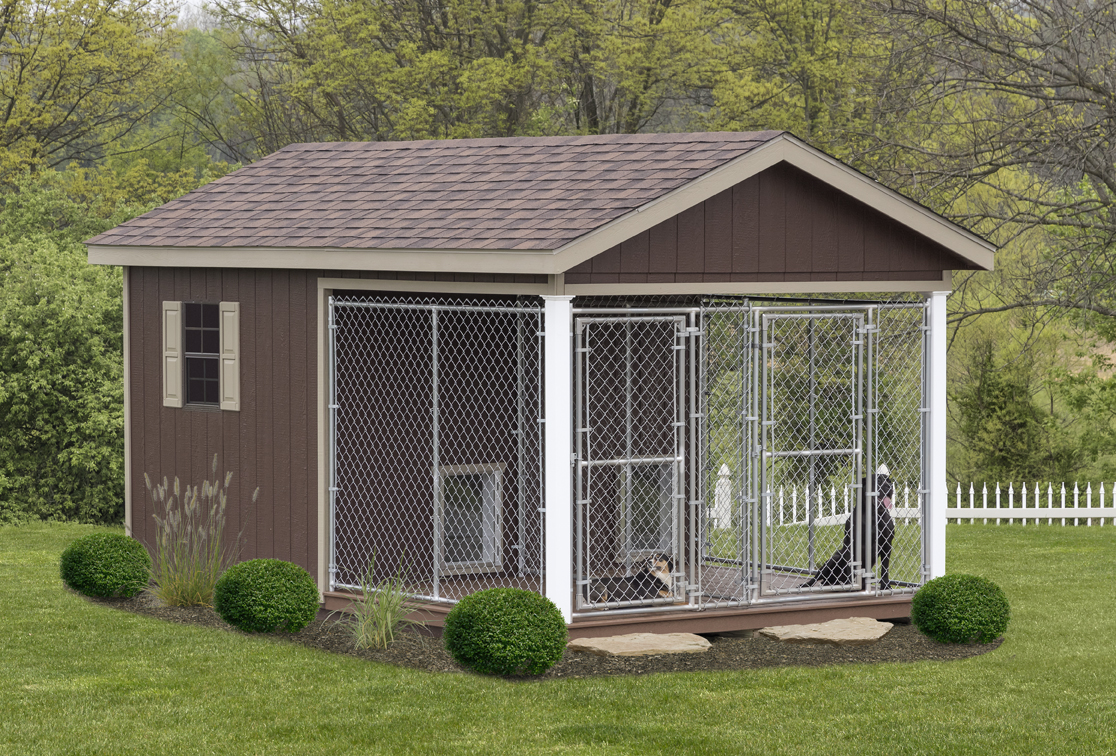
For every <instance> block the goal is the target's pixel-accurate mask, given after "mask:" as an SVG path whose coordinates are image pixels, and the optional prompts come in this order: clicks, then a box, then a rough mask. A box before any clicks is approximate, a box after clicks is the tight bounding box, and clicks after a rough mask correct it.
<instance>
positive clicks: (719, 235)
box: [704, 189, 732, 273]
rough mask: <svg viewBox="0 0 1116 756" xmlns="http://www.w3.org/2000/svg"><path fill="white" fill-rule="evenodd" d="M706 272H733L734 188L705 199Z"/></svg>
mask: <svg viewBox="0 0 1116 756" xmlns="http://www.w3.org/2000/svg"><path fill="white" fill-rule="evenodd" d="M704 272H705V273H731V272H732V190H731V189H726V190H725V191H723V192H721V193H720V194H716V195H714V196H713V197H710V198H709V199H707V200H706V201H705V269H704Z"/></svg>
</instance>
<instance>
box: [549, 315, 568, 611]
mask: <svg viewBox="0 0 1116 756" xmlns="http://www.w3.org/2000/svg"><path fill="white" fill-rule="evenodd" d="M543 300H544V301H545V306H544V310H543V331H544V333H545V336H544V343H545V346H544V356H545V360H546V373H545V375H544V376H543V378H544V381H545V383H544V390H545V392H546V427H545V433H544V439H545V443H546V488H545V491H546V493H545V502H544V506H545V507H546V597H547V598H548V599H550V600H551V601H553V602H554V605H555V606H557V607H558V609H559V611H561V612H562V616H563V617H565V618H566V624H569V623H570V622H571V621H572V620H573V462H574V460H573V377H572V376H573V305H572V304H571V303H572V300H573V297H565V296H544V297H543Z"/></svg>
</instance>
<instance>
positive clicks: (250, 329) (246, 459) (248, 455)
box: [235, 270, 269, 559]
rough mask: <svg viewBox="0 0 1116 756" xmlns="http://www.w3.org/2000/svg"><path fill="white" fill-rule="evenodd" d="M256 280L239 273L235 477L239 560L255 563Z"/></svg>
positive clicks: (257, 507) (260, 504)
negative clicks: (238, 493) (238, 483)
mask: <svg viewBox="0 0 1116 756" xmlns="http://www.w3.org/2000/svg"><path fill="white" fill-rule="evenodd" d="M258 281H259V277H258V276H257V275H256V274H255V272H253V271H250V270H245V271H242V272H241V276H240V282H239V289H240V300H239V301H240V412H239V413H238V414H239V417H238V418H237V426H238V428H239V432H240V459H241V465H240V468H239V469H238V470H237V471H236V473H235V474H236V475H238V476H240V478H241V480H242V481H243V482H244V485H243V487H242V488H241V491H242V494H241V495H242V498H241V499H240V510H241V520H240V530H238V531H237V532H238V533H239V534H240V537H241V543H242V544H243V546H242V549H243V553H242V555H241V556H242V558H243V559H255V558H256V557H257V556H258V555H259V545H258V539H257V536H256V523H257V522H259V519H260V515H259V511H260V509H261V508H262V507H263V506H264V502H266V501H269V499H265V498H264V494H263V488H264V483H265V481H264V480H262V479H261V474H260V465H259V462H258V461H257V458H256V449H257V445H256V417H257V415H258V414H259V406H260V405H259V394H258V392H257V389H256V377H257V375H259V367H258V365H259V347H258V339H257V336H256V334H257V333H258V328H259V315H258V312H259V308H258V306H257V302H256V290H257V287H258ZM257 487H259V489H260V497H259V500H258V501H256V502H253V501H252V494H253V492H255V490H256V488H257Z"/></svg>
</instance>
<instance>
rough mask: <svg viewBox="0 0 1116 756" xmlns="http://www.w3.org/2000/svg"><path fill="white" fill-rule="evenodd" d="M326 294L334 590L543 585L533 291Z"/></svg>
mask: <svg viewBox="0 0 1116 756" xmlns="http://www.w3.org/2000/svg"><path fill="white" fill-rule="evenodd" d="M330 304H331V329H332V349H331V354H332V361H333V362H332V369H333V382H332V386H333V390H334V394H333V397H332V399H331V408H332V417H333V427H332V438H333V484H332V488H333V491H332V493H333V508H332V517H333V554H332V563H331V583H332V586H333V587H334V588H359V587H360V585H361V582H362V579H363V578H365V577H366V576H368V575H369V574H371V577H372V578H373V579H375V580H378V579H382V578H384V577H387V576H392V575H396V574H399V575H402V576H403V577H404V579H405V581H406V584H407V585H408V587H409V588H410V590H411V591H412V592H413V593H414V594H416V595H418V596H421V597H424V598H426V599H430V600H442V601H455V600H457V599H459V598H461V597H463V596H465V595H467V594H469V593H472V592H473V591H476V590H480V589H482V588H489V587H496V586H501V587H505V586H506V587H517V588H525V589H528V590H532V591H536V592H539V593H542V592H543V588H544V586H543V579H542V564H543V544H544V537H543V532H544V531H543V519H542V514H541V509H542V493H543V485H542V449H543V446H542V435H541V434H542V427H541V423H540V420H541V417H542V348H541V338H542V335H541V334H542V322H541V318H542V310H541V308H540V307H539V306H538V304H537V300H527V301H522V302H521V301H516V300H514V299H493V300H477V301H454V300H449V299H442V300H438V299H433V300H416V299H406V298H377V297H370V296H357V295H353V296H340V295H339V296H335V297H333V298H332V299H331V303H330Z"/></svg>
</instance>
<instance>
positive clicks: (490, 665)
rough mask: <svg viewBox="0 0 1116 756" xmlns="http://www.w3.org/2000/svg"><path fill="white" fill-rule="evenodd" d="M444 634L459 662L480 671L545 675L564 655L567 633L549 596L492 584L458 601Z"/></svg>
mask: <svg viewBox="0 0 1116 756" xmlns="http://www.w3.org/2000/svg"><path fill="white" fill-rule="evenodd" d="M442 637H443V639H444V640H445V643H446V650H448V651H449V652H450V655H452V656H453V658H454V659H456V660H457V662H458V663H459V664H463V665H464V666H466V667H469V668H471V669H474V670H476V671H477V672H480V673H482V674H486V675H515V674H529V675H541V674H542V673H543V672H545V671H547V670H548V669H550V668H551V667H553V666H554V664H555V663H556V662H557V661H558V660H559V659H561V658H562V652H563V651H565V649H566V641H567V639H568V634H567V632H566V621H565V620H564V619H563V618H562V613H561V612H560V611H558V607H556V606H554V604H553V603H552V602H551V601H550V599H548V598H546V597H544V596H540V595H539V594H537V593H532V592H531V591H524V590H521V589H519V588H489V589H488V590H484V591H477V592H476V593H471V594H469V595H468V596H466V597H465V598H463V599H461V600H460V601H458V602H457V606H455V607H454V608H453V609H452V610H450V613H449V614H447V615H446V622H445V627H444V628H443V629H442Z"/></svg>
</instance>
